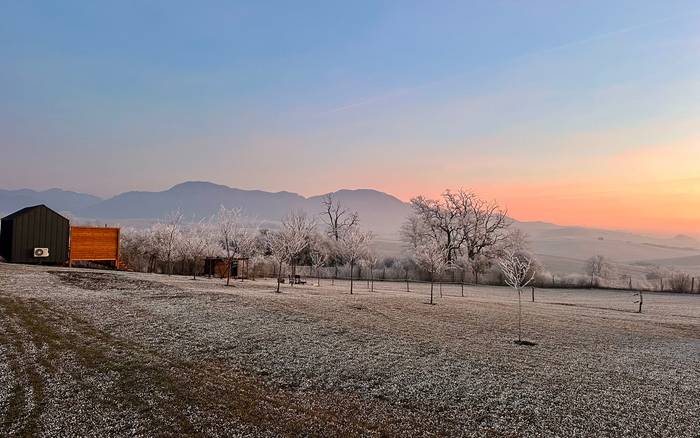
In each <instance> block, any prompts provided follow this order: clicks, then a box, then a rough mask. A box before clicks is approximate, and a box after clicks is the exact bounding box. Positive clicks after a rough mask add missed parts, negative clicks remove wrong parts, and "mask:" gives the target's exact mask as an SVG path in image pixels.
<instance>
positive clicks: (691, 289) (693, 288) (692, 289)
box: [690, 277, 695, 294]
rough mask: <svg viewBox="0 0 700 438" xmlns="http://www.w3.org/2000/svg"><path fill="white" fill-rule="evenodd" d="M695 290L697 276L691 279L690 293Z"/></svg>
mask: <svg viewBox="0 0 700 438" xmlns="http://www.w3.org/2000/svg"><path fill="white" fill-rule="evenodd" d="M693 292H695V277H693V278H691V279H690V293H691V294H692V293H693Z"/></svg>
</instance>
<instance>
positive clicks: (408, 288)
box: [406, 271, 411, 292]
mask: <svg viewBox="0 0 700 438" xmlns="http://www.w3.org/2000/svg"><path fill="white" fill-rule="evenodd" d="M406 292H411V288H410V287H409V285H408V271H406Z"/></svg>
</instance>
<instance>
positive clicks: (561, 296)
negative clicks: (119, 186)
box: [0, 264, 700, 437]
mask: <svg viewBox="0 0 700 438" xmlns="http://www.w3.org/2000/svg"><path fill="white" fill-rule="evenodd" d="M356 286H357V288H358V289H357V291H358V293H357V294H355V295H352V296H351V295H349V294H348V293H347V286H346V285H345V284H344V283H342V282H338V283H336V285H335V286H330V285H329V284H328V283H327V282H326V281H324V282H323V285H322V287H315V286H312V285H306V286H303V287H294V288H291V287H289V286H288V285H287V286H285V288H284V290H283V292H284V293H282V294H275V293H274V292H273V290H274V282H271V281H268V280H258V281H255V282H252V281H246V282H243V283H241V282H235V283H234V287H225V286H224V285H223V283H222V281H221V280H215V279H198V280H197V281H193V280H191V279H188V278H186V277H176V276H173V277H168V276H162V275H151V274H136V273H120V272H101V271H91V270H79V269H72V270H67V269H60V268H46V267H29V266H20V265H8V264H0V421H1V424H0V436H28V435H29V436H182V435H189V436H280V435H281V436H298V435H314V436H338V435H343V436H542V437H550V436H581V437H584V436H586V437H587V436H615V437H616V436H629V437H637V436H648V437H665V436H667V437H698V436H700V296H690V295H674V294H645V308H644V313H643V314H636V313H633V309H634V304H633V303H632V299H633V298H632V296H631V294H630V293H625V292H611V291H596V290H593V291H585V290H579V291H568V290H538V291H537V302H535V303H531V302H529V301H528V300H525V301H524V303H523V314H524V324H523V330H524V333H525V339H527V340H529V341H532V342H535V343H536V344H537V345H535V346H531V347H527V346H519V345H515V344H514V343H513V340H514V339H515V337H516V336H517V335H516V330H517V320H516V315H517V314H516V307H515V306H516V303H517V298H516V295H515V294H514V293H513V292H512V291H510V290H508V289H504V288H496V287H467V288H465V297H461V296H460V295H461V290H460V288H459V287H456V286H451V287H444V288H443V295H444V296H443V297H442V298H438V299H437V305H434V306H430V305H427V304H425V302H426V293H427V286H426V285H422V286H412V291H411V292H410V293H408V292H405V291H404V288H405V285H404V284H401V283H396V284H392V283H382V284H379V283H377V284H375V286H376V288H377V291H375V292H370V291H368V290H366V289H364V286H365V284H364V282H358V284H357V285H356ZM526 297H527V298H529V294H526ZM524 298H525V297H524Z"/></svg>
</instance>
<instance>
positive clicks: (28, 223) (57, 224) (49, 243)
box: [0, 205, 70, 264]
mask: <svg viewBox="0 0 700 438" xmlns="http://www.w3.org/2000/svg"><path fill="white" fill-rule="evenodd" d="M69 233H70V226H69V222H68V219H66V218H65V217H63V216H61V215H60V214H58V213H56V212H55V211H53V210H51V209H50V208H48V207H47V206H45V205H35V206H33V207H26V208H23V209H21V210H19V211H16V212H14V213H12V214H11V215H9V216H6V217H4V218H2V224H1V228H0V256H2V257H3V258H4V259H5V260H6V261H8V262H13V263H46V264H64V263H65V262H66V261H67V260H68V238H69ZM47 253H48V254H47Z"/></svg>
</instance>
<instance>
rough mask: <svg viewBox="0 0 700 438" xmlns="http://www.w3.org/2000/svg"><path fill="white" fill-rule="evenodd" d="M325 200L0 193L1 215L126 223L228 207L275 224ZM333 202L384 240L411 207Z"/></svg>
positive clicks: (375, 197)
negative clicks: (28, 213) (23, 212)
mask: <svg viewBox="0 0 700 438" xmlns="http://www.w3.org/2000/svg"><path fill="white" fill-rule="evenodd" d="M323 196H324V195H319V196H312V197H309V198H307V197H304V196H301V195H299V194H296V193H290V192H274V193H273V192H265V191H262V190H241V189H236V188H232V187H227V186H224V185H220V184H213V183H210V182H201V181H190V182H185V183H182V184H177V185H175V186H173V187H171V188H169V189H167V190H163V191H159V192H147V191H131V192H125V193H121V194H119V195H117V196H114V197H112V198H108V199H101V198H99V197H97V196H93V195H88V194H85V193H76V192H69V191H64V190H61V189H50V190H45V191H34V190H29V189H22V190H0V212H2V213H4V214H9V213H11V212H13V211H15V210H18V209H20V208H23V207H26V206H28V205H35V204H46V205H47V206H48V207H50V208H52V209H54V210H56V211H60V212H63V213H66V214H67V215H69V216H72V217H75V218H80V219H95V220H108V221H119V222H127V221H130V220H154V219H158V218H163V217H165V216H166V215H167V214H168V213H170V212H171V211H174V210H178V209H179V210H180V211H181V212H182V213H183V214H184V215H185V217H187V218H189V219H200V218H204V217H209V216H211V215H212V214H214V213H215V212H216V211H217V210H218V209H219V207H220V206H221V205H224V206H225V207H227V208H231V207H237V208H240V209H241V210H242V211H243V213H244V214H245V215H246V216H247V217H251V218H255V219H257V220H260V221H263V222H264V221H272V222H276V221H279V220H280V219H282V217H284V216H285V215H286V214H287V213H288V212H290V211H304V212H306V213H308V214H309V215H317V214H319V213H320V212H321V211H322V209H323V205H322V202H321V201H322V198H323ZM333 197H334V198H335V199H337V200H338V201H339V202H340V203H341V204H342V205H343V206H345V207H346V208H347V209H348V210H351V211H357V213H358V214H359V216H360V218H361V220H362V223H363V225H364V227H366V228H367V229H371V230H373V231H374V232H376V233H378V234H382V235H394V234H396V233H397V232H398V229H399V226H400V225H401V223H402V222H403V221H404V219H405V218H406V216H407V215H408V213H409V210H410V207H409V205H408V204H406V203H404V202H402V201H401V200H399V199H398V198H396V197H394V196H391V195H388V194H386V193H383V192H380V191H377V190H369V189H360V190H338V191H336V192H333Z"/></svg>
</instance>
